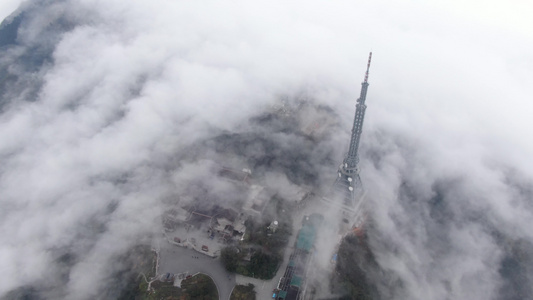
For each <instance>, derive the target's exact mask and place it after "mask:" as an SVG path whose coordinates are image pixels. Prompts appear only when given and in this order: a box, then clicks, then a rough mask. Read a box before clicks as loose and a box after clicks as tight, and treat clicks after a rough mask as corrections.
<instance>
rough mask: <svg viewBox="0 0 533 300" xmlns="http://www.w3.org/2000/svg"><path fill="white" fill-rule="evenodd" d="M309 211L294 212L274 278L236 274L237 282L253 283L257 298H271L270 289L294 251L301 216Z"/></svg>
mask: <svg viewBox="0 0 533 300" xmlns="http://www.w3.org/2000/svg"><path fill="white" fill-rule="evenodd" d="M310 212H313V211H311V210H310V209H308V208H304V209H300V210H297V211H295V212H294V216H293V219H292V223H293V231H292V235H291V236H290V237H289V241H288V242H287V247H286V248H285V252H284V253H283V262H282V263H281V265H280V266H279V269H278V271H277V272H276V275H275V276H274V278H272V279H270V280H261V279H255V278H250V277H246V276H242V275H236V282H237V284H243V285H247V284H248V283H251V284H253V285H255V291H256V299H257V300H268V299H272V291H273V290H274V289H275V288H277V287H278V283H279V279H280V278H281V277H282V276H283V274H284V273H285V269H287V265H288V264H289V257H290V256H291V254H292V252H293V251H294V243H295V242H296V236H297V235H298V231H299V230H300V227H301V225H302V223H301V222H302V219H303V216H304V215H306V214H309V213H310Z"/></svg>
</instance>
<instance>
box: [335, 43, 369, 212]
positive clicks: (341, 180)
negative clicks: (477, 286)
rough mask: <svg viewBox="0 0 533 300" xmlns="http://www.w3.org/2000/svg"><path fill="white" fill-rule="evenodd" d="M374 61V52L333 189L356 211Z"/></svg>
mask: <svg viewBox="0 0 533 300" xmlns="http://www.w3.org/2000/svg"><path fill="white" fill-rule="evenodd" d="M371 61H372V52H370V55H369V56H368V64H367V67H366V73H365V80H364V81H363V82H362V83H361V94H360V96H359V99H357V104H356V105H355V107H356V109H355V117H354V121H353V127H352V135H351V139H350V147H349V149H348V153H347V154H346V157H345V158H344V161H343V162H342V165H340V167H339V171H338V177H337V180H335V183H334V185H333V189H334V190H335V191H336V192H341V193H340V194H341V195H342V198H343V205H344V206H346V207H347V208H351V209H355V208H356V207H358V205H357V203H358V201H357V199H356V193H358V192H360V191H362V184H361V179H360V177H359V166H358V164H359V154H358V149H359V142H360V140H361V133H362V132H363V121H364V118H365V110H366V104H365V101H366V93H367V91H368V85H369V84H368V74H369V71H370V62H371Z"/></svg>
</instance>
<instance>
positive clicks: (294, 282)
mask: <svg viewBox="0 0 533 300" xmlns="http://www.w3.org/2000/svg"><path fill="white" fill-rule="evenodd" d="M291 285H293V286H297V287H300V286H301V285H302V277H300V276H293V277H292V280H291Z"/></svg>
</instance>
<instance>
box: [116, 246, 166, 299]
mask: <svg viewBox="0 0 533 300" xmlns="http://www.w3.org/2000/svg"><path fill="white" fill-rule="evenodd" d="M156 259H157V254H156V253H155V252H154V251H152V250H151V248H150V246H147V245H139V246H136V247H134V248H133V249H132V250H130V251H129V252H128V254H126V255H125V256H124V257H121V258H120V259H119V260H122V261H124V263H123V267H122V269H121V270H120V271H118V272H117V273H116V274H114V275H115V276H113V279H112V280H111V282H110V286H120V285H125V286H124V287H123V288H122V293H121V294H120V295H118V297H116V298H117V299H120V300H126V299H135V297H136V296H138V295H142V294H143V293H144V292H145V291H146V288H147V287H148V283H147V282H146V280H145V278H146V279H148V280H150V278H152V277H154V276H155V264H156ZM143 275H144V276H143ZM108 296H110V297H111V296H112V295H108Z"/></svg>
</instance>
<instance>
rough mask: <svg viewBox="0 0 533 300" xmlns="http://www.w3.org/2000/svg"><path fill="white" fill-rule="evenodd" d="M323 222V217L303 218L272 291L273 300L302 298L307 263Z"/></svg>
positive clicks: (317, 215) (314, 215)
mask: <svg viewBox="0 0 533 300" xmlns="http://www.w3.org/2000/svg"><path fill="white" fill-rule="evenodd" d="M323 221H324V217H323V216H322V215H319V214H312V215H310V216H305V217H304V219H303V221H302V228H301V229H300V231H299V232H298V236H297V238H296V243H295V245H294V252H293V253H292V254H291V256H290V257H289V263H288V264H287V268H286V269H285V273H284V274H283V277H281V278H280V280H279V283H278V286H277V289H276V290H275V291H274V295H273V298H274V299H276V300H296V299H301V298H302V297H303V294H304V293H305V288H304V282H305V278H306V273H307V272H308V268H309V261H310V260H311V258H312V253H313V248H314V244H315V241H316V236H317V231H318V229H319V227H320V226H321V225H322V222H323Z"/></svg>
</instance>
